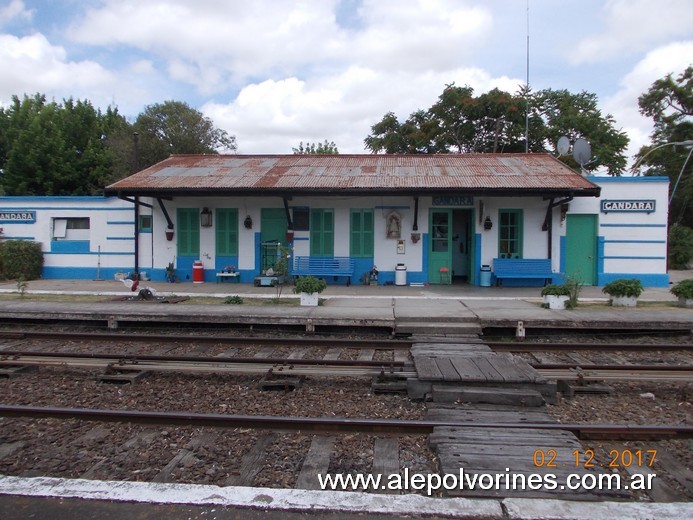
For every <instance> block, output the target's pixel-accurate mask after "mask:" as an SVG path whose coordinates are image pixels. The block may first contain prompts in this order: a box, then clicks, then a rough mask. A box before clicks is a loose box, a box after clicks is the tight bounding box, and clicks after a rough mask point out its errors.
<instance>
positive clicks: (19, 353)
mask: <svg viewBox="0 0 693 520" xmlns="http://www.w3.org/2000/svg"><path fill="white" fill-rule="evenodd" d="M27 356H29V357H33V358H37V359H39V358H42V357H45V358H49V357H50V358H65V359H83V358H89V359H102V360H113V359H117V360H118V362H130V363H142V362H155V361H164V362H178V363H224V364H226V363H237V364H253V363H265V364H277V365H279V364H281V365H310V366H321V365H331V366H349V367H385V366H387V367H404V366H407V365H411V362H406V361H376V360H372V359H369V360H366V359H362V360H359V359H351V360H350V359H324V358H320V359H318V358H309V359H305V358H302V359H289V358H256V357H251V358H246V357H216V356H211V357H210V356H161V355H149V354H143V355H139V354H123V355H120V354H100V353H97V352H93V353H92V352H89V353H83V352H80V353H75V352H42V351H31V350H0V362H4V361H12V360H15V359H21V358H23V357H27Z"/></svg>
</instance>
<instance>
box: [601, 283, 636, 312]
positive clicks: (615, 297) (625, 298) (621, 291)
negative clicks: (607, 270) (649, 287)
mask: <svg viewBox="0 0 693 520" xmlns="http://www.w3.org/2000/svg"><path fill="white" fill-rule="evenodd" d="M642 291H643V287H642V283H640V280H638V279H637V278H630V279H628V278H619V279H618V280H614V281H613V282H610V283H608V284H606V285H605V286H604V287H603V288H602V292H603V293H605V294H608V295H609V296H611V305H614V306H616V307H635V306H636V305H637V304H638V296H640V295H641V294H642Z"/></svg>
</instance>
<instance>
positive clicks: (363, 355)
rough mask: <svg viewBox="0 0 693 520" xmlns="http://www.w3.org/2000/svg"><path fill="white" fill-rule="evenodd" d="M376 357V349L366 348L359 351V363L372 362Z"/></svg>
mask: <svg viewBox="0 0 693 520" xmlns="http://www.w3.org/2000/svg"><path fill="white" fill-rule="evenodd" d="M373 356H375V349H374V348H364V349H361V350H360V351H359V356H358V358H356V359H357V360H358V361H372V360H373Z"/></svg>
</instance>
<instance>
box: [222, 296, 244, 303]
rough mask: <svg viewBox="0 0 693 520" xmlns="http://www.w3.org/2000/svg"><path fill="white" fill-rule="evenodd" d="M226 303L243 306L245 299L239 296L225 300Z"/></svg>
mask: <svg viewBox="0 0 693 520" xmlns="http://www.w3.org/2000/svg"><path fill="white" fill-rule="evenodd" d="M224 303H227V304H229V305H243V298H241V297H240V296H238V295H235V296H229V297H228V298H226V299H225V300H224Z"/></svg>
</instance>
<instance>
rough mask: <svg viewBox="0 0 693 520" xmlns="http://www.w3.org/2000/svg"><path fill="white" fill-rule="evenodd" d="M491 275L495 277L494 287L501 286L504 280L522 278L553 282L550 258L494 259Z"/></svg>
mask: <svg viewBox="0 0 693 520" xmlns="http://www.w3.org/2000/svg"><path fill="white" fill-rule="evenodd" d="M493 274H494V275H496V285H500V284H501V280H503V279H504V278H524V279H535V280H544V285H546V282H547V280H548V281H549V282H550V281H552V280H553V275H554V273H553V272H552V271H551V259H550V258H494V259H493Z"/></svg>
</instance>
